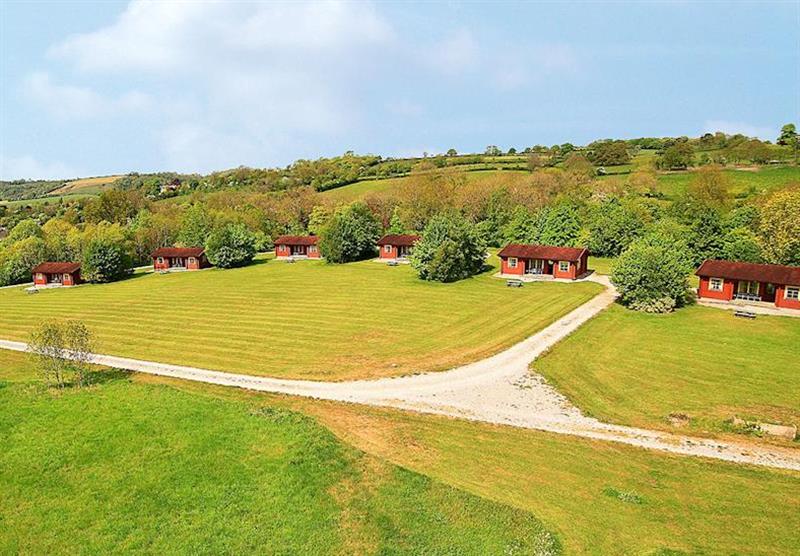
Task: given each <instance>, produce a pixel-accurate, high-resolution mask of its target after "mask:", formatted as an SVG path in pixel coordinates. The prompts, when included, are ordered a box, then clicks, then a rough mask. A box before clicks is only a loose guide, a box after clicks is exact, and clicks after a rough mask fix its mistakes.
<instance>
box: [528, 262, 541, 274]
mask: <svg viewBox="0 0 800 556" xmlns="http://www.w3.org/2000/svg"><path fill="white" fill-rule="evenodd" d="M525 274H544V260H542V259H529V260H528V264H527V265H525Z"/></svg>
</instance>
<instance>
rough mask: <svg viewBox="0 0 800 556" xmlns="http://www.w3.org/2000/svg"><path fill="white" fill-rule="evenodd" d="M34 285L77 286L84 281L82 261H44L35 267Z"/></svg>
mask: <svg viewBox="0 0 800 556" xmlns="http://www.w3.org/2000/svg"><path fill="white" fill-rule="evenodd" d="M32 272H33V285H34V286H37V287H44V286H75V285H77V284H80V283H81V282H82V280H81V265H80V263H42V264H39V265H36V266H35V267H33V270H32Z"/></svg>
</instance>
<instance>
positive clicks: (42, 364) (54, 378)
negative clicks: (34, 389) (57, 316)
mask: <svg viewBox="0 0 800 556" xmlns="http://www.w3.org/2000/svg"><path fill="white" fill-rule="evenodd" d="M92 344H93V340H92V333H91V332H90V331H89V329H88V328H87V327H86V325H85V324H83V323H82V322H80V321H65V322H59V321H47V322H44V323H42V324H41V325H39V327H38V328H36V329H35V330H34V331H33V332H31V334H30V337H29V339H28V352H29V353H30V354H31V356H32V357H33V359H34V364H35V366H36V368H37V370H38V371H39V373H40V374H41V376H42V378H43V379H44V382H45V384H47V385H48V386H57V387H59V388H63V387H64V386H65V385H66V384H67V380H68V378H70V376H71V377H72V379H73V381H74V383H75V385H76V386H83V385H85V384H86V382H87V375H88V373H89V363H90V361H91V353H92Z"/></svg>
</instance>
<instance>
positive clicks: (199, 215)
mask: <svg viewBox="0 0 800 556" xmlns="http://www.w3.org/2000/svg"><path fill="white" fill-rule="evenodd" d="M213 228H214V219H213V217H212V216H211V214H210V213H209V212H208V209H207V208H206V206H205V205H203V204H201V203H196V204H194V205H192V206H191V207H189V209H188V210H187V211H186V212H185V213H184V214H183V220H182V222H181V230H180V232H179V233H178V242H180V243H182V244H183V245H185V246H186V247H201V246H203V245H205V244H206V240H207V239H208V236H209V235H210V234H211V231H212V230H213Z"/></svg>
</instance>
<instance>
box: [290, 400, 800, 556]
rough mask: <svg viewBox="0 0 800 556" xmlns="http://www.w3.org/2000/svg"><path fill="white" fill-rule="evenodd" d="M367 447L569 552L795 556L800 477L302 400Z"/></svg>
mask: <svg viewBox="0 0 800 556" xmlns="http://www.w3.org/2000/svg"><path fill="white" fill-rule="evenodd" d="M294 403H295V405H296V406H297V407H301V408H303V410H304V411H308V412H311V413H313V414H315V415H317V416H319V418H320V420H321V422H322V423H324V424H325V425H327V426H328V427H330V429H331V430H333V431H334V432H335V433H336V434H337V435H339V436H340V437H341V438H343V439H345V440H347V441H348V442H349V443H352V444H353V445H355V446H356V447H359V448H361V449H363V450H364V451H366V452H368V453H371V454H375V455H377V456H380V457H382V458H385V459H387V460H388V461H391V462H393V463H396V464H398V465H401V466H404V467H407V468H409V469H412V470H414V471H417V472H419V473H422V474H425V475H428V476H430V477H432V478H433V479H435V480H438V481H441V482H444V483H447V484H450V485H453V486H455V487H457V488H459V489H463V490H465V491H468V492H471V493H473V494H476V495H478V496H481V497H483V498H485V499H490V500H494V501H497V502H500V503H503V504H506V505H509V506H512V507H515V508H518V509H521V510H525V511H529V512H531V513H533V514H534V515H536V516H537V517H539V518H540V519H541V520H542V521H543V523H544V524H545V526H546V527H547V528H548V529H549V530H551V531H553V532H554V533H555V534H556V535H557V537H558V539H559V541H560V542H561V544H562V545H563V547H564V553H565V554H596V555H602V556H608V555H629V554H642V555H655V554H658V555H664V556H666V555H672V556H677V555H679V554H748V555H764V556H768V555H769V556H772V555H775V554H796V553H797V547H798V546H800V495H798V493H799V492H800V473H797V472H789V471H780V470H772V469H767V468H757V467H750V466H741V465H734V464H728V463H724V462H717V461H713V460H704V459H699V458H686V457H678V456H670V455H666V454H663V453H660V452H654V451H648V450H643V449H637V448H633V447H630V446H624V445H620V444H614V443H609V442H597V441H591V440H587V439H581V438H576V437H568V436H562V435H555V434H549V433H544V432H538V431H529V430H524V429H516V428H513V427H501V426H492V425H486V424H480V423H472V422H468V421H463V420H458V419H447V418H442V417H435V416H424V415H417V414H412V413H403V412H399V411H393V410H384V409H377V408H367V407H363V406H354V405H345V404H333V403H323V402H311V401H306V400H295V401H294Z"/></svg>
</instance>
